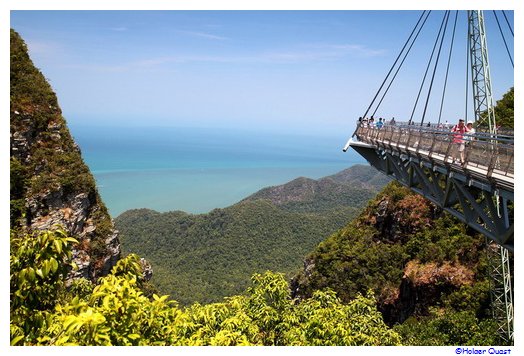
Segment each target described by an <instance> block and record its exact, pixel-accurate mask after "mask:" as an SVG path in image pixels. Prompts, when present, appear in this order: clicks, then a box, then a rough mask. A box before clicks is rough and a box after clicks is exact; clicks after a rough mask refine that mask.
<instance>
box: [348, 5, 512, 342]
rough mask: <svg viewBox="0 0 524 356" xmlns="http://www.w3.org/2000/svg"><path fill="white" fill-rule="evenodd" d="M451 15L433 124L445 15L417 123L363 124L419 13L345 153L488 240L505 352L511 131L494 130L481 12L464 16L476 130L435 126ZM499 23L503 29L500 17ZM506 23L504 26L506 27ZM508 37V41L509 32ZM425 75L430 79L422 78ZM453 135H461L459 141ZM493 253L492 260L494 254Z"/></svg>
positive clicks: (395, 66)
mask: <svg viewBox="0 0 524 356" xmlns="http://www.w3.org/2000/svg"><path fill="white" fill-rule="evenodd" d="M457 14H458V11H457V12H456V13H455V21H454V25H453V32H452V36H451V40H450V49H449V55H448V64H447V70H446V73H445V81H444V89H443V91H442V100H441V107H440V115H439V119H438V123H437V124H433V125H431V124H424V118H425V116H426V112H427V108H428V105H427V103H428V101H429V97H430V95H431V89H432V87H433V80H434V78H435V75H436V72H437V67H438V63H439V58H440V57H441V56H442V49H443V43H444V38H445V33H446V29H447V28H448V26H449V25H450V24H451V22H450V21H449V20H450V18H451V12H450V11H446V12H444V16H443V19H442V22H441V25H440V29H439V32H438V35H437V36H436V40H435V44H434V46H433V52H432V53H431V57H430V60H429V63H428V66H427V69H426V73H425V74H424V79H423V80H422V82H423V84H422V85H421V86H420V89H419V92H418V95H417V100H416V102H415V107H416V106H417V104H418V101H419V98H420V96H421V94H422V88H423V85H424V83H427V82H426V80H428V79H429V77H431V79H430V84H429V89H427V91H428V93H427V100H426V105H425V107H424V109H423V113H422V115H421V118H420V121H419V122H415V120H414V119H413V117H414V112H415V108H414V109H413V112H412V115H411V117H410V119H409V121H407V122H402V123H401V122H398V123H397V122H393V121H392V122H390V123H389V122H384V124H383V125H374V124H371V120H369V121H368V120H367V115H368V114H370V113H371V114H372V115H371V116H372V117H373V115H375V114H376V113H377V111H378V109H379V107H380V104H381V103H382V101H383V99H384V97H385V95H386V94H387V92H388V90H389V88H390V87H391V84H392V83H393V81H394V79H395V78H396V76H397V74H398V72H399V70H400V68H401V67H402V64H403V63H404V60H405V59H406V57H407V55H408V53H409V51H410V50H411V48H412V47H413V44H414V43H415V41H416V39H417V37H418V35H419V34H420V31H421V30H422V27H423V26H424V24H425V23H426V20H427V18H428V17H429V15H430V12H429V11H424V12H422V15H421V16H420V18H419V20H418V22H417V24H416V25H415V27H414V28H413V31H412V32H411V35H410V36H409V38H408V40H407V41H406V43H405V44H404V47H403V48H402V50H401V51H400V53H399V55H398V56H397V59H396V60H395V63H394V64H393V66H392V67H391V69H390V70H389V73H388V74H387V76H386V78H385V79H384V81H383V82H382V85H381V86H380V88H379V90H378V91H377V93H376V95H375V97H374V98H373V100H372V102H371V104H370V105H369V107H368V109H367V110H366V112H365V114H364V115H363V116H362V117H361V118H360V119H359V120H358V122H357V127H356V129H355V131H354V133H353V135H352V136H351V138H350V139H349V140H348V142H347V143H346V145H345V146H344V148H343V150H344V151H347V150H348V149H349V148H350V147H351V148H352V149H354V150H355V151H357V152H358V153H359V154H360V155H361V156H363V157H364V158H365V159H366V160H367V161H368V162H369V163H370V164H371V165H372V166H373V167H375V168H377V169H378V170H379V171H381V172H383V173H384V174H387V175H388V176H390V177H392V178H394V179H395V180H397V181H398V182H400V183H401V184H403V185H404V186H406V187H408V188H409V189H411V190H413V191H415V192H416V193H418V194H421V195H423V196H424V197H426V198H427V199H429V200H430V201H432V202H433V203H434V204H436V205H437V206H439V207H441V208H442V209H443V210H445V211H447V212H449V213H450V214H452V215H453V216H455V217H456V218H458V219H459V220H460V221H462V222H463V223H465V224H467V225H468V226H470V227H471V228H473V229H474V230H476V231H478V232H480V233H482V234H483V235H484V236H486V239H487V243H488V244H489V245H490V247H488V251H491V255H490V256H491V258H490V265H491V268H490V274H491V275H490V277H491V283H492V285H491V292H492V301H491V302H492V312H493V318H494V319H495V320H496V321H497V323H498V325H499V333H500V335H501V337H502V338H503V339H504V340H505V341H506V342H507V343H508V344H513V342H514V336H513V322H514V320H513V288H512V278H511V270H512V266H511V264H510V254H513V252H514V216H513V207H514V135H513V131H512V130H502V129H501V128H500V127H498V126H497V123H496V118H495V110H494V105H493V97H492V87H491V74H490V67H489V61H488V52H487V43H486V34H485V25H484V13H483V11H474V10H470V11H467V18H468V42H467V43H468V54H469V56H468V57H467V62H468V63H467V64H468V65H467V67H468V68H469V70H470V71H471V78H470V80H471V82H470V84H471V87H472V92H471V95H472V98H473V103H474V107H473V108H472V109H473V111H474V120H475V123H474V125H475V126H476V127H477V130H476V132H475V133H468V132H465V130H464V131H461V132H460V133H458V134H457V132H452V131H451V130H450V127H446V125H443V124H442V123H441V115H442V106H443V105H444V98H445V91H446V90H445V88H446V81H447V78H448V70H449V61H450V60H451V53H452V50H453V38H454V36H455V29H456V23H457ZM493 14H494V15H495V17H496V20H497V24H498V27H499V29H501V25H500V21H499V19H498V16H497V14H496V12H495V11H493ZM503 15H504V18H506V21H507V17H506V15H505V13H504V12H503ZM507 23H508V26H509V22H507ZM511 33H512V34H513V31H512V30H511ZM501 34H502V31H501ZM502 37H503V39H504V44H505V45H506V50H507V51H508V55H509V57H510V60H511V65H512V66H513V59H512V58H511V54H510V51H509V49H508V46H507V42H506V40H505V37H504V35H503V36H502ZM435 54H436V56H435ZM431 66H433V68H431ZM469 70H468V71H469ZM468 71H467V72H468ZM430 73H432V74H431V75H430V76H428V74H430ZM468 74H469V73H467V75H468ZM468 80H469V79H466V81H468ZM388 83H389V84H388ZM386 84H388V85H386ZM380 95H382V96H380ZM466 95H467V93H466ZM466 103H467V100H466ZM373 107H375V108H374V110H372V108H373ZM466 113H467V107H466ZM454 124H455V123H454ZM454 124H453V125H454ZM457 135H459V137H458V139H457ZM461 146H462V147H461ZM493 246H495V247H493ZM493 251H495V252H496V253H495V254H493Z"/></svg>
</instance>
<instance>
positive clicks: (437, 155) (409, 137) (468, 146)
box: [355, 123, 514, 178]
mask: <svg viewBox="0 0 524 356" xmlns="http://www.w3.org/2000/svg"><path fill="white" fill-rule="evenodd" d="M355 135H356V137H357V138H358V140H359V141H362V142H366V143H369V144H372V145H374V146H376V147H381V148H389V149H392V148H394V149H395V150H397V151H400V152H402V153H412V154H417V155H422V156H426V157H428V158H430V159H440V161H442V162H443V163H444V164H450V163H451V164H452V163H453V160H454V159H456V160H459V153H458V146H459V145H458V144H454V143H453V137H454V136H455V135H457V133H453V132H451V131H450V129H449V128H439V127H432V126H429V127H428V126H417V125H409V124H405V123H397V124H395V125H387V124H386V125H384V126H382V127H381V128H378V127H376V126H375V127H369V126H367V125H365V124H362V125H359V126H358V127H357V130H356V132H355ZM462 136H463V140H464V141H465V149H464V158H465V162H464V164H463V168H464V169H469V170H473V169H474V168H479V169H482V170H485V171H486V172H487V178H490V177H491V176H493V175H494V174H496V175H498V176H506V177H510V178H513V175H514V157H513V156H514V145H513V143H514V140H513V137H512V136H508V135H492V134H489V133H485V132H480V133H475V134H473V135H470V134H464V135H462Z"/></svg>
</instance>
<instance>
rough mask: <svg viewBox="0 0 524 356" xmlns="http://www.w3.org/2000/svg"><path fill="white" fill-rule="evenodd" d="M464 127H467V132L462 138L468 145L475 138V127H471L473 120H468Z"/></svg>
mask: <svg viewBox="0 0 524 356" xmlns="http://www.w3.org/2000/svg"><path fill="white" fill-rule="evenodd" d="M466 128H467V129H468V134H467V135H466V136H465V137H464V140H465V141H466V145H468V144H469V143H470V142H471V141H473V140H474V139H475V137H474V135H475V128H473V121H468V124H467V125H466Z"/></svg>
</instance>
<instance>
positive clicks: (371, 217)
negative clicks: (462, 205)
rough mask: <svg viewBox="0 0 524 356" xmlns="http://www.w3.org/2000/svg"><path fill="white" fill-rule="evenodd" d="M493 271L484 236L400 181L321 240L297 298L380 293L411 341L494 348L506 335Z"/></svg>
mask: <svg viewBox="0 0 524 356" xmlns="http://www.w3.org/2000/svg"><path fill="white" fill-rule="evenodd" d="M487 268H488V262H487V259H486V244H485V240H484V237H482V236H480V235H478V234H476V233H474V232H473V231H470V230H469V229H467V228H466V227H465V226H464V225H463V224H459V223H457V221H456V220H455V219H454V218H452V217H451V216H450V215H448V214H445V213H443V212H442V211H440V210H439V209H437V208H436V207H435V206H434V205H432V204H431V203H430V202H429V201H427V200H425V199H424V198H422V197H421V196H418V195H416V194H415V193H413V192H411V191H409V190H408V189H406V188H403V187H401V186H400V185H399V184H398V183H396V182H394V183H390V184H389V185H388V186H387V187H386V188H385V189H384V190H383V191H382V192H381V193H380V194H379V195H378V196H377V197H376V198H375V199H373V200H372V201H370V202H369V204H368V207H367V208H366V209H365V210H364V212H363V213H362V214H361V215H360V216H359V217H358V218H357V219H355V220H354V221H353V222H351V223H350V224H349V225H348V226H347V227H346V228H344V229H342V230H340V231H339V232H337V233H335V234H334V235H332V236H330V237H329V238H328V239H326V240H325V241H323V242H322V243H321V244H319V245H318V247H317V248H316V249H315V250H314V251H313V252H312V253H311V254H310V255H309V256H308V257H307V258H306V268H305V269H304V271H302V272H301V273H300V274H298V275H297V276H296V277H295V279H294V281H293V283H292V285H293V286H294V295H295V296H296V297H303V298H308V297H310V296H311V295H312V294H313V293H314V292H315V291H316V290H322V289H325V288H330V289H332V290H334V291H335V292H336V293H337V295H338V296H339V297H340V298H341V299H342V301H344V302H348V301H350V300H353V299H354V298H355V297H356V296H357V295H358V294H359V293H363V292H365V291H367V290H369V289H371V290H373V292H374V293H375V295H376V296H377V304H378V309H379V310H380V311H381V313H382V314H383V317H384V320H385V321H386V323H387V324H388V325H392V326H393V325H397V326H396V327H395V330H397V331H399V333H400V334H401V335H402V337H403V343H405V344H413V345H449V344H477V345H478V344H482V345H490V344H493V343H494V342H495V341H494V340H496V342H499V343H500V342H501V340H499V339H498V337H497V335H498V334H497V331H496V330H497V329H496V326H495V325H494V323H493V322H492V321H491V315H490V312H489V300H490V295H489V292H490V290H489V282H488V270H487Z"/></svg>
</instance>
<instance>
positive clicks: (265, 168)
mask: <svg viewBox="0 0 524 356" xmlns="http://www.w3.org/2000/svg"><path fill="white" fill-rule="evenodd" d="M219 130H220V131H218V132H217V130H216V129H209V128H189V127H103V128H101V127H86V126H81V127H80V126H78V125H71V131H72V133H73V135H74V137H75V139H76V141H77V143H78V145H79V147H80V149H81V150H82V155H83V158H84V160H85V162H86V163H87V165H88V166H89V168H90V169H91V171H92V172H93V174H94V176H95V178H96V181H97V186H98V188H99V191H100V194H101V195H102V198H103V199H104V202H105V204H106V206H107V207H108V209H109V212H110V214H111V216H112V217H116V216H118V215H119V214H121V213H122V212H124V211H126V210H129V209H136V208H149V209H153V210H156V211H159V212H166V211H173V210H182V211H185V212H188V213H206V212H209V211H211V210H212V209H215V208H223V207H226V206H229V205H231V204H234V203H236V202H238V201H240V200H242V199H243V198H245V197H247V196H248V195H250V194H253V193H255V192H256V191H258V190H259V189H261V188H264V187H267V186H272V185H278V184H283V183H286V182H288V181H290V180H292V179H294V178H297V177H300V176H304V177H308V178H313V179H318V178H321V177H324V176H327V175H331V174H334V173H337V172H339V171H341V170H343V169H345V168H348V167H350V166H352V165H354V164H358V163H365V162H364V161H363V159H362V158H361V157H360V156H358V155H357V154H356V153H353V152H347V153H342V150H341V145H342V144H343V141H344V140H345V139H346V137H328V136H326V135H324V136H319V137H314V136H313V135H307V134H285V133H278V134H274V133H269V132H260V131H254V130H253V131H245V130H228V129H219Z"/></svg>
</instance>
